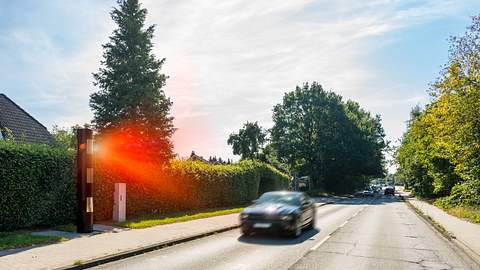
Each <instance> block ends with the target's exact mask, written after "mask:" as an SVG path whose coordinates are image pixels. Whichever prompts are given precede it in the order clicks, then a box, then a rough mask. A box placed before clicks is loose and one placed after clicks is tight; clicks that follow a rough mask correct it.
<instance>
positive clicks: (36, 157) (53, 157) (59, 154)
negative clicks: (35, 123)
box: [0, 141, 75, 231]
mask: <svg viewBox="0 0 480 270" xmlns="http://www.w3.org/2000/svg"><path fill="white" fill-rule="evenodd" d="M73 161H74V159H73V155H72V154H71V153H68V152H66V151H65V150H61V149H56V148H52V147H49V146H46V145H33V144H16V143H13V142H9V141H3V142H0V231H5V230H13V229H19V228H30V227H38V226H52V225H57V224H63V223H67V222H71V221H72V220H74V218H75V184H74V181H73V179H74V178H73V166H74V164H73Z"/></svg>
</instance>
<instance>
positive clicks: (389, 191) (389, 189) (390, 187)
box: [383, 186, 395, 195]
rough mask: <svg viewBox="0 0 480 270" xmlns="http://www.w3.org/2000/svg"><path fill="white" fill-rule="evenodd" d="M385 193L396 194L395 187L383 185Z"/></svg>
mask: <svg viewBox="0 0 480 270" xmlns="http://www.w3.org/2000/svg"><path fill="white" fill-rule="evenodd" d="M383 194H384V195H395V188H394V187H392V186H386V187H383Z"/></svg>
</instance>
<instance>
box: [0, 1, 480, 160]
mask: <svg viewBox="0 0 480 270" xmlns="http://www.w3.org/2000/svg"><path fill="white" fill-rule="evenodd" d="M141 3H142V6H143V7H145V8H147V10H148V15H147V24H149V25H150V24H155V25H156V28H155V29H156V30H155V37H154V40H153V42H154V44H155V46H154V54H155V55H156V56H157V57H158V58H166V62H165V65H164V66H163V68H162V72H163V73H165V74H166V75H168V76H169V79H168V80H167V84H166V86H165V88H164V90H165V93H166V95H167V96H168V97H170V98H171V100H172V101H173V107H172V110H171V114H172V116H174V117H175V121H174V124H175V126H176V127H177V128H178V130H177V131H176V133H175V135H174V138H173V139H174V143H175V151H176V152H177V153H178V154H179V156H188V155H189V154H190V152H191V151H192V150H194V151H195V152H196V153H197V154H200V155H203V156H205V157H208V156H217V157H222V158H232V157H233V154H232V150H231V147H230V146H228V145H227V138H228V135H229V134H230V133H232V132H236V131H238V129H239V128H241V127H242V125H243V123H245V122H246V121H258V122H259V124H260V125H262V126H263V127H265V128H270V127H271V126H272V120H271V116H272V108H273V106H274V105H275V104H277V103H280V102H281V100H282V96H283V94H284V93H285V92H286V91H291V90H294V89H295V86H296V85H301V84H303V83H304V82H312V81H317V82H319V83H320V84H321V85H322V86H323V87H324V89H326V90H331V91H334V92H336V93H338V94H340V95H342V96H343V97H344V98H345V99H352V100H355V101H357V102H359V103H360V105H361V106H362V107H363V108H365V109H367V110H368V111H370V112H371V113H372V114H379V115H381V117H382V120H383V121H382V123H383V126H384V128H385V132H386V135H387V139H388V140H390V141H392V142H393V143H396V142H397V141H398V139H399V138H400V137H401V135H402V133H403V132H404V131H405V128H406V127H405V121H407V120H408V118H409V112H410V109H411V107H413V106H414V105H416V104H420V105H423V104H426V103H428V101H429V96H428V94H427V92H426V91H427V90H428V88H429V84H430V83H432V82H433V81H434V80H435V79H436V78H437V77H438V75H439V72H440V70H441V68H442V66H443V65H444V64H445V63H446V62H447V59H448V38H449V37H450V36H452V35H461V34H463V33H464V32H465V28H466V26H467V25H468V24H469V23H470V21H471V16H473V15H477V14H479V13H480V1H477V0H470V1H469V0H465V1H449V0H445V1H442V0H431V1H430V0H426V1H422V0H415V1H408V0H407V1H399V0H371V1H356V0H351V1H346V0H339V1H331V0H329V1H323V0H321V1H314V0H283V1H279V0H278V1H272V0H256V1H240V0H225V1H213V0H182V1H177V0H143V1H141ZM115 5H116V1H114V0H82V1H73V0H49V1H39V0H23V1H10V0H0V93H4V94H6V95H7V96H9V97H10V98H11V99H12V100H14V101H15V102H16V103H17V104H19V105H20V106H21V107H23V108H24V109H25V110H26V111H28V112H29V113H30V114H31V115H33V116H34V117H35V118H36V119H37V120H39V121H40V122H41V123H43V124H44V125H45V126H46V127H47V128H49V129H51V128H52V126H53V125H58V126H60V127H69V126H72V125H75V124H83V123H89V122H90V121H91V119H92V116H93V114H92V112H91V110H90V107H89V96H90V94H91V93H92V92H95V91H97V90H98V89H96V88H95V87H94V86H93V83H92V82H93V77H92V73H93V72H96V71H97V70H98V68H99V67H100V61H101V59H102V44H105V43H106V42H108V37H109V36H110V34H111V32H112V31H113V29H115V25H114V23H113V22H112V20H111V18H110V15H109V12H110V11H111V10H112V8H113V7H114V6H115ZM236 158H238V157H236Z"/></svg>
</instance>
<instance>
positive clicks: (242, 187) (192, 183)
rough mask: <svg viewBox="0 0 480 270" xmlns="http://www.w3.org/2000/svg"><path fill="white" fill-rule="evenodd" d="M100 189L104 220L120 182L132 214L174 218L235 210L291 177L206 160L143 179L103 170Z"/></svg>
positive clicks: (253, 165)
mask: <svg viewBox="0 0 480 270" xmlns="http://www.w3.org/2000/svg"><path fill="white" fill-rule="evenodd" d="M97 176H98V177H99V180H97V181H96V186H95V200H96V209H95V211H96V212H95V217H96V219H98V220H105V219H110V218H111V216H112V207H111V206H112V205H113V196H112V195H111V194H113V191H114V190H113V189H114V183H115V182H125V183H126V184H127V216H128V217H135V216H138V215H142V214H168V213H175V212H181V211H188V210H199V209H209V208H218V207H235V206H238V205H243V204H245V203H248V202H250V201H251V200H254V199H256V198H257V197H258V195H259V194H261V193H263V192H266V191H269V190H281V189H286V188H287V187H288V184H289V177H288V176H287V175H285V174H283V173H281V172H279V171H278V170H276V169H275V168H273V167H272V166H270V165H267V164H265V163H261V162H255V161H242V162H239V163H235V164H229V165H212V164H207V163H204V162H200V161H173V162H172V163H171V164H170V166H169V167H168V168H164V169H162V170H159V171H158V172H156V173H155V174H150V175H149V177H148V179H144V180H139V179H138V178H135V177H133V176H131V175H127V174H124V175H119V174H118V172H117V171H115V170H114V169H113V168H111V169H110V168H107V167H103V168H101V169H100V168H99V169H98V173H97Z"/></svg>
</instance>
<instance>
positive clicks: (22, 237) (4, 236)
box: [0, 231, 64, 250]
mask: <svg viewBox="0 0 480 270" xmlns="http://www.w3.org/2000/svg"><path fill="white" fill-rule="evenodd" d="M63 240H64V238H63V237H58V236H44V235H34V234H32V233H31V232H27V231H16V232H0V250H4V249H11V248H19V247H29V246H33V245H39V244H49V243H56V242H60V241H63Z"/></svg>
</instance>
